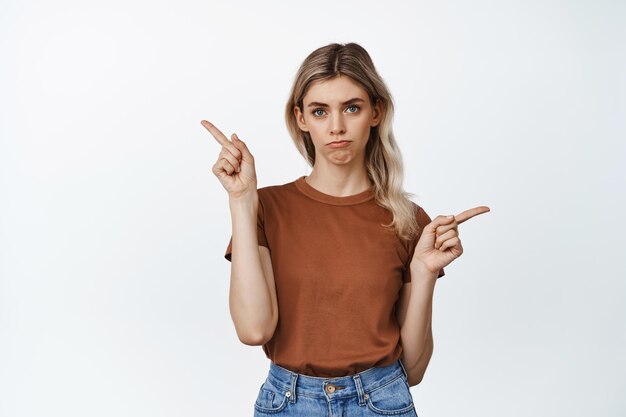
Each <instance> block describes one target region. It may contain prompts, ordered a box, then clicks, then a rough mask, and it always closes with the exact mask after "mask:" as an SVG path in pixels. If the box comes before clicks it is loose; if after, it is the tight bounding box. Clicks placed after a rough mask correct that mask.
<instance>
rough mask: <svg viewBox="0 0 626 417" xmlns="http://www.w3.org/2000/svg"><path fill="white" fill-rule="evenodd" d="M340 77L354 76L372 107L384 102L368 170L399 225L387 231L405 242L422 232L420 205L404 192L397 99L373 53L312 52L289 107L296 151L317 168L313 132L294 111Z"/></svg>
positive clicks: (340, 47) (347, 48)
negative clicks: (320, 84) (321, 84)
mask: <svg viewBox="0 0 626 417" xmlns="http://www.w3.org/2000/svg"><path fill="white" fill-rule="evenodd" d="M338 75H342V76H347V77H350V78H351V79H352V80H354V81H355V82H357V83H358V84H360V85H361V86H362V87H363V88H364V89H365V91H367V94H368V96H369V98H370V101H371V103H372V106H374V105H375V103H376V102H377V101H378V100H379V101H380V102H381V104H382V117H381V121H380V123H379V124H378V125H377V126H374V127H372V128H371V130H370V136H369V139H368V142H367V145H366V147H365V169H366V171H367V176H368V178H369V179H370V180H371V182H372V183H373V184H374V191H375V193H374V195H375V197H374V198H375V201H376V203H377V204H378V205H380V206H382V207H384V208H386V209H388V210H389V211H391V213H392V214H393V220H392V221H391V223H389V224H383V225H382V226H384V227H387V228H393V230H394V231H395V233H396V235H397V236H398V237H399V238H400V239H403V240H408V239H411V238H413V237H414V236H415V234H416V233H417V232H418V231H419V225H418V223H417V219H416V210H417V205H416V204H415V203H413V202H412V201H411V200H410V199H409V197H410V196H413V194H412V193H408V192H406V191H404V189H403V187H402V183H403V180H404V168H403V162H402V155H401V153H400V149H399V148H398V145H397V143H396V140H395V138H394V134H393V129H392V126H391V124H392V120H393V110H394V105H393V98H392V96H391V93H390V92H389V90H388V89H387V86H386V85H385V83H384V81H383V79H382V78H381V76H380V75H378V72H377V71H376V68H375V67H374V63H373V62H372V59H371V58H370V56H369V54H368V53H367V51H366V50H365V49H364V48H363V47H362V46H360V45H359V44H356V43H353V42H351V43H347V44H339V43H331V44H328V45H326V46H323V47H321V48H318V49H316V50H315V51H313V52H311V54H309V56H307V57H306V59H305V60H304V62H303V63H302V65H301V66H300V68H299V69H298V72H297V73H296V76H295V79H294V82H293V86H292V88H291V92H290V94H289V100H288V101H287V106H286V108H285V120H286V122H287V130H288V131H289V134H290V135H291V138H292V140H293V142H294V143H295V145H296V148H297V149H298V151H299V152H300V154H302V156H303V157H304V158H305V159H306V160H307V162H308V163H309V165H310V166H311V167H313V166H314V165H315V147H314V146H313V141H312V140H311V136H310V133H309V132H305V131H302V130H300V127H299V126H298V123H297V121H296V116H295V114H294V107H295V106H298V107H299V108H300V110H301V111H303V110H304V109H303V103H302V100H303V98H304V96H305V95H306V93H307V91H308V89H309V87H310V86H311V84H312V83H313V82H314V81H317V80H327V79H331V78H334V77H336V76H338Z"/></svg>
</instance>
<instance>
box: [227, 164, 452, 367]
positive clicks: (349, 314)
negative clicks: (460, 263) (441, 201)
mask: <svg viewBox="0 0 626 417" xmlns="http://www.w3.org/2000/svg"><path fill="white" fill-rule="evenodd" d="M304 178H305V177H304V176H302V177H300V178H298V179H297V180H295V181H292V182H290V183H286V184H282V185H274V186H268V187H263V188H260V189H258V196H259V206H258V222H257V237H258V243H259V245H261V246H266V247H268V248H269V249H270V253H271V258H272V268H273V271H274V279H275V283H276V295H277V298H278V310H279V318H278V324H277V327H276V330H275V332H274V335H273V336H272V339H271V340H270V341H269V342H267V343H266V344H264V345H263V350H264V352H265V354H266V356H267V357H268V358H269V359H270V360H271V361H273V362H274V363H276V364H277V365H279V366H282V367H283V368H287V369H290V370H292V371H293V372H297V373H301V374H305V375H310V376H317V377H325V378H329V377H338V376H345V375H353V374H355V373H357V372H361V371H364V370H366V369H368V368H371V367H373V366H386V365H390V364H391V363H393V362H394V361H396V360H397V359H398V358H399V357H400V356H401V354H402V345H401V342H400V327H399V325H398V320H397V318H396V315H395V305H396V302H397V300H398V296H399V291H400V289H401V287H402V284H403V283H404V282H409V281H410V280H411V274H410V268H409V265H410V262H411V259H412V257H413V252H414V250H415V245H416V244H417V241H418V239H419V235H421V231H420V234H418V236H416V237H415V239H413V240H411V241H410V242H403V241H401V240H400V239H399V238H398V237H397V236H396V235H395V234H394V233H393V232H392V231H391V230H388V229H386V228H384V227H383V226H381V224H382V223H384V224H388V223H390V222H391V220H392V214H391V212H390V211H389V210H387V209H385V208H383V207H381V206H379V205H378V204H376V203H375V199H374V189H373V188H370V189H369V190H366V191H363V192H361V193H358V194H353V195H350V196H345V197H337V196H332V195H329V194H325V193H322V192H321V191H318V190H317V189H315V188H313V187H312V186H311V185H309V184H308V183H307V182H306V181H305V180H304ZM413 204H414V205H415V208H416V216H417V220H418V224H419V225H420V228H423V227H424V226H425V225H426V224H428V223H430V221H431V219H430V217H429V216H428V215H427V214H426V212H425V211H424V210H423V209H422V208H421V207H419V206H418V205H417V204H415V203H413ZM231 250H232V236H231V239H230V242H229V243H228V247H227V249H226V253H225V255H224V257H225V258H226V259H227V260H228V261H230V260H231V259H230V256H231ZM443 275H445V272H444V270H443V269H441V270H440V271H439V275H438V277H442V276H443Z"/></svg>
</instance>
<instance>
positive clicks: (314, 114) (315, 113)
mask: <svg viewBox="0 0 626 417" xmlns="http://www.w3.org/2000/svg"><path fill="white" fill-rule="evenodd" d="M318 111H322V112H323V111H324V110H323V109H315V110H313V111H312V112H311V113H313V116H322V115H321V114H317V112H318Z"/></svg>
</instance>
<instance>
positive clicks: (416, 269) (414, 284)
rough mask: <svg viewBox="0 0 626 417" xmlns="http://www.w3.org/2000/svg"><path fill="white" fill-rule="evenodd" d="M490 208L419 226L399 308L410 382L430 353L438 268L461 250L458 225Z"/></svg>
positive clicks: (421, 370)
mask: <svg viewBox="0 0 626 417" xmlns="http://www.w3.org/2000/svg"><path fill="white" fill-rule="evenodd" d="M489 211H490V209H489V207H487V206H479V207H475V208H473V209H469V210H465V211H463V212H462V213H459V214H458V215H456V216H437V217H435V219H434V220H432V221H431V222H430V223H428V224H427V225H426V226H424V228H423V230H422V234H421V236H420V238H419V240H418V242H417V245H416V246H415V251H414V253H413V258H412V259H411V263H410V270H411V290H410V295H406V294H401V305H400V308H399V311H400V316H401V317H402V321H403V322H402V323H401V324H400V338H401V340H402V347H403V355H402V364H403V365H405V368H406V371H407V374H408V375H409V376H408V378H407V379H409V385H416V384H418V383H419V382H420V381H421V380H422V377H423V376H424V372H426V367H427V366H428V362H429V361H430V357H431V356H432V345H433V335H432V326H431V322H432V307H433V293H434V291H435V284H436V282H437V276H438V275H439V270H440V269H442V268H443V267H445V266H447V265H449V264H450V262H452V261H453V260H455V259H456V258H458V257H459V256H461V254H462V253H463V246H462V245H461V239H459V231H458V225H459V224H461V223H463V222H465V221H467V220H469V219H471V218H472V217H474V216H477V215H479V214H482V213H487V212H489ZM405 286H406V284H405ZM407 300H408V301H407Z"/></svg>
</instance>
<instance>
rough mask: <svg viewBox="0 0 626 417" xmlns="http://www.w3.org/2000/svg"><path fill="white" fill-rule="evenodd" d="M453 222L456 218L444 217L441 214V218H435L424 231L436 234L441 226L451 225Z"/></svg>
mask: <svg viewBox="0 0 626 417" xmlns="http://www.w3.org/2000/svg"><path fill="white" fill-rule="evenodd" d="M453 221H454V216H452V215H450V216H443V215H441V214H440V215H439V216H437V217H435V218H434V219H433V221H432V222H430V223H428V224H427V225H426V226H425V227H424V230H428V231H429V232H430V233H435V230H437V228H438V227H439V226H442V225H444V224H449V223H451V222H453Z"/></svg>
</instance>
